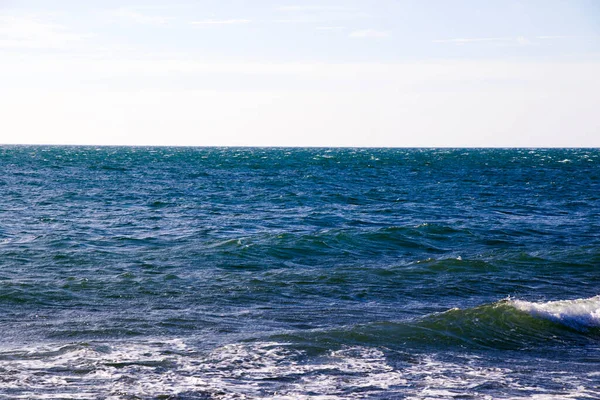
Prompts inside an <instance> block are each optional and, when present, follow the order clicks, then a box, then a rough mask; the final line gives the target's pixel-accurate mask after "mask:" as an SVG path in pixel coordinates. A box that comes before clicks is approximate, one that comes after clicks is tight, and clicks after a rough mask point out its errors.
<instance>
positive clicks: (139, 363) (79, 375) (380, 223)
mask: <svg viewBox="0 0 600 400" xmlns="http://www.w3.org/2000/svg"><path fill="white" fill-rule="evenodd" d="M0 171H1V173H0V398H1V399H537V400H540V399H599V398H600V149H370V148H344V149H339V148H217V147H208V148H193V147H94V146H87V147H85V146H83V147H78V146H62V147H61V146H0Z"/></svg>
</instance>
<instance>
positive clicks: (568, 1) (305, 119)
mask: <svg viewBox="0 0 600 400" xmlns="http://www.w3.org/2000/svg"><path fill="white" fill-rule="evenodd" d="M0 143H2V144H89V145H180V146H325V147H329V146H365V147H600V0H486V1H481V0H346V1H341V0H320V1H301V0H290V1H285V0H252V1H249V0H248V1H241V0H195V1H191V0H172V1H164V0H162V1H158V0H129V1H126V0H121V1H114V0H103V1H85V2H84V1H80V0H53V1H47V0H37V1H36V0H0Z"/></svg>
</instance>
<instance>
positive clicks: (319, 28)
mask: <svg viewBox="0 0 600 400" xmlns="http://www.w3.org/2000/svg"><path fill="white" fill-rule="evenodd" d="M344 29H346V27H344V26H317V27H316V28H315V30H317V31H330V32H339V31H343V30H344Z"/></svg>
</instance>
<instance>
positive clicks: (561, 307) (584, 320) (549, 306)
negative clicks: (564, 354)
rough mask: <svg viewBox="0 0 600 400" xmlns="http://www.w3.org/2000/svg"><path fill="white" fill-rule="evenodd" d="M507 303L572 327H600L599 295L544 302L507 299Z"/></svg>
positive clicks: (536, 315) (535, 315)
mask: <svg viewBox="0 0 600 400" xmlns="http://www.w3.org/2000/svg"><path fill="white" fill-rule="evenodd" d="M509 304H511V305H512V306H513V307H515V308H517V309H518V310H521V311H525V312H526V313H529V314H531V315H533V316H534V317H540V318H545V319H548V320H551V321H554V322H558V323H561V324H564V325H566V326H569V327H571V328H574V329H579V330H580V329H588V328H596V327H600V296H594V297H590V298H587V299H576V300H559V301H548V302H545V303H534V302H529V301H523V300H509Z"/></svg>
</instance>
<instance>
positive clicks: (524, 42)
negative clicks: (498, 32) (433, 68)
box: [432, 36, 539, 46]
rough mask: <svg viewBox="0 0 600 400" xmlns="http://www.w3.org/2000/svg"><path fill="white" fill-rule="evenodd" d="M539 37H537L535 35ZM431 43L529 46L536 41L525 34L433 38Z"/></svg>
mask: <svg viewBox="0 0 600 400" xmlns="http://www.w3.org/2000/svg"><path fill="white" fill-rule="evenodd" d="M537 38H538V39H539V37H537ZM432 42H433V43H450V44H455V45H465V44H472V43H495V44H496V45H497V46H514V45H517V46H531V45H535V44H536V43H535V42H533V41H531V40H530V39H529V38H527V37H525V36H517V37H484V38H453V39H440V40H433V41H432Z"/></svg>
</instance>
